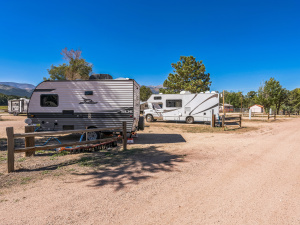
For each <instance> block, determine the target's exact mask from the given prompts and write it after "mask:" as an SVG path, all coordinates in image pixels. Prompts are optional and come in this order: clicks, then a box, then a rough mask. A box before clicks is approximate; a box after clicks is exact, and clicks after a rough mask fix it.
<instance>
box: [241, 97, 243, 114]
mask: <svg viewBox="0 0 300 225" xmlns="http://www.w3.org/2000/svg"><path fill="white" fill-rule="evenodd" d="M241 114H243V93H241Z"/></svg>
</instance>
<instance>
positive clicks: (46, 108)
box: [26, 78, 144, 140]
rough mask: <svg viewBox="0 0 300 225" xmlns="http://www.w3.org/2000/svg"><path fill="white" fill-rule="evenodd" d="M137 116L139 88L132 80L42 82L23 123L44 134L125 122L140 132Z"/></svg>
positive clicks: (129, 128) (141, 126)
mask: <svg viewBox="0 0 300 225" xmlns="http://www.w3.org/2000/svg"><path fill="white" fill-rule="evenodd" d="M139 117H140V86H139V85H138V84H137V83H136V82H135V81H134V80H132V79H128V78H126V79H124V78H123V79H115V80H113V79H93V80H91V79H90V80H73V81H44V82H42V83H40V84H39V85H38V86H37V87H36V88H35V90H34V91H33V93H32V96H31V98H30V102H29V106H28V119H27V121H26V123H28V124H33V125H37V126H40V129H39V131H48V130H76V129H86V128H110V127H120V126H122V122H124V121H126V122H127V132H133V131H136V130H137V129H138V128H139V129H143V119H144V118H142V119H141V120H140V123H139ZM139 125H140V126H139ZM90 133H93V132H90ZM94 133H95V132H94ZM91 135H92V136H93V135H94V136H95V135H97V137H98V138H99V133H95V134H91ZM95 138H96V137H95ZM89 139H90V140H91V139H93V138H89Z"/></svg>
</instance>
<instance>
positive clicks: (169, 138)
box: [134, 134, 186, 144]
mask: <svg viewBox="0 0 300 225" xmlns="http://www.w3.org/2000/svg"><path fill="white" fill-rule="evenodd" d="M183 142H186V141H185V139H184V138H183V137H182V136H181V135H180V134H138V138H135V139H134V143H135V144H171V143H183Z"/></svg>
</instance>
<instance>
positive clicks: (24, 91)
mask: <svg viewBox="0 0 300 225" xmlns="http://www.w3.org/2000/svg"><path fill="white" fill-rule="evenodd" d="M146 87H149V88H150V89H151V91H152V93H153V94H158V93H159V89H160V88H163V85H162V84H161V85H157V86H153V85H149V86H146ZM34 88H35V86H34V85H33V84H26V83H16V82H0V93H2V94H5V95H16V96H21V97H24V96H26V97H28V98H29V97H30V96H31V93H32V91H33V90H34Z"/></svg>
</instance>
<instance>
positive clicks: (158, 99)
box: [144, 91, 219, 123]
mask: <svg viewBox="0 0 300 225" xmlns="http://www.w3.org/2000/svg"><path fill="white" fill-rule="evenodd" d="M147 102H148V108H149V109H146V110H144V115H145V117H146V120H147V122H152V121H154V120H155V119H161V120H165V121H185V122H186V123H194V122H205V121H211V118H212V114H214V115H215V116H216V118H217V119H218V117H219V94H218V93H216V92H214V91H212V92H209V91H207V92H205V93H199V94H191V93H190V92H187V91H182V92H180V94H153V95H151V96H150V98H149V99H148V100H147Z"/></svg>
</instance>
